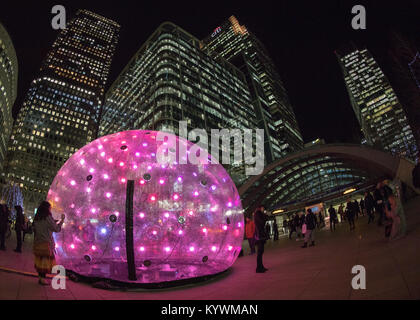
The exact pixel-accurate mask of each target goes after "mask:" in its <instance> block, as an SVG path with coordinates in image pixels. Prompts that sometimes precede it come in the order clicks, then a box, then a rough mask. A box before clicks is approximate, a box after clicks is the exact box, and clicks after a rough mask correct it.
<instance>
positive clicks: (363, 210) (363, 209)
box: [359, 198, 366, 216]
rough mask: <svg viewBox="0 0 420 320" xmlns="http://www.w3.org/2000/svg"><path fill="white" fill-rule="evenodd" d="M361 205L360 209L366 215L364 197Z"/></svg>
mask: <svg viewBox="0 0 420 320" xmlns="http://www.w3.org/2000/svg"><path fill="white" fill-rule="evenodd" d="M359 206H360V211H361V213H362V216H364V215H365V214H366V211H365V200H363V198H362V199H360V201H359Z"/></svg>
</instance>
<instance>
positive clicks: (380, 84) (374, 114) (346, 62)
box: [336, 45, 417, 160]
mask: <svg viewBox="0 0 420 320" xmlns="http://www.w3.org/2000/svg"><path fill="white" fill-rule="evenodd" d="M336 55H337V57H338V60H339V62H340V65H341V67H342V71H343V74H344V81H345V84H346V87H347V91H348V94H349V97H350V101H351V104H352V107H353V110H354V112H355V114H356V118H357V120H358V121H359V123H360V126H361V129H362V132H363V134H364V136H365V138H366V141H367V143H368V144H371V145H376V146H378V147H381V148H383V149H385V150H389V151H391V152H392V153H394V154H398V155H402V156H405V157H407V158H409V159H412V160H414V159H416V157H417V146H416V143H415V139H414V136H413V132H412V130H411V128H410V125H409V123H408V120H407V116H406V114H405V112H404V109H403V107H402V105H401V103H400V102H399V100H398V98H397V96H396V95H395V92H394V90H393V88H392V87H391V85H390V83H389V81H388V79H387V77H386V76H385V74H384V73H383V71H382V70H381V68H380V67H379V65H378V64H377V62H376V61H375V60H374V58H373V57H372V55H371V54H370V52H369V51H368V50H367V49H366V48H364V49H361V50H359V49H357V48H356V47H355V46H354V45H351V46H350V47H348V48H343V49H341V50H340V51H336Z"/></svg>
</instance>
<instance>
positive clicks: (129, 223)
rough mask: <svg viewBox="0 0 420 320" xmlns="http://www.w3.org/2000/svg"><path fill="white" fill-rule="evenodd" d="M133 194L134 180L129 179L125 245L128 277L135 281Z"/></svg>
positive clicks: (126, 201)
mask: <svg viewBox="0 0 420 320" xmlns="http://www.w3.org/2000/svg"><path fill="white" fill-rule="evenodd" d="M133 195H134V180H128V181H127V192H126V198H125V245H126V252H127V266H128V279H129V280H132V281H135V280H137V277H136V266H135V262H134V241H133Z"/></svg>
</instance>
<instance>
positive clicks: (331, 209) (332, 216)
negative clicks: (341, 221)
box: [328, 205, 337, 232]
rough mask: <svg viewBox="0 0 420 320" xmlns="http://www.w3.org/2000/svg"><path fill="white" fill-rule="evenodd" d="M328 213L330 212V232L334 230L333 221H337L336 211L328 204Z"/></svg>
mask: <svg viewBox="0 0 420 320" xmlns="http://www.w3.org/2000/svg"><path fill="white" fill-rule="evenodd" d="M328 213H329V214H330V230H331V232H333V231H335V223H336V221H337V212H336V211H335V209H334V207H333V206H332V205H330V208H329V209H328Z"/></svg>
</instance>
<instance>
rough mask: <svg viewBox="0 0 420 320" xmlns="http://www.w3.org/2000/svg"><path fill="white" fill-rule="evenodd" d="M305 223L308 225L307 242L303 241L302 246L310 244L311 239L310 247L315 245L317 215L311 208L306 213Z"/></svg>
mask: <svg viewBox="0 0 420 320" xmlns="http://www.w3.org/2000/svg"><path fill="white" fill-rule="evenodd" d="M304 223H305V225H306V232H305V242H304V243H303V246H302V248H306V247H307V246H308V242H309V241H311V244H310V245H309V246H310V247H313V246H315V228H316V217H315V215H314V214H313V212H312V210H311V209H308V210H307V211H306V215H305V222H304Z"/></svg>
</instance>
